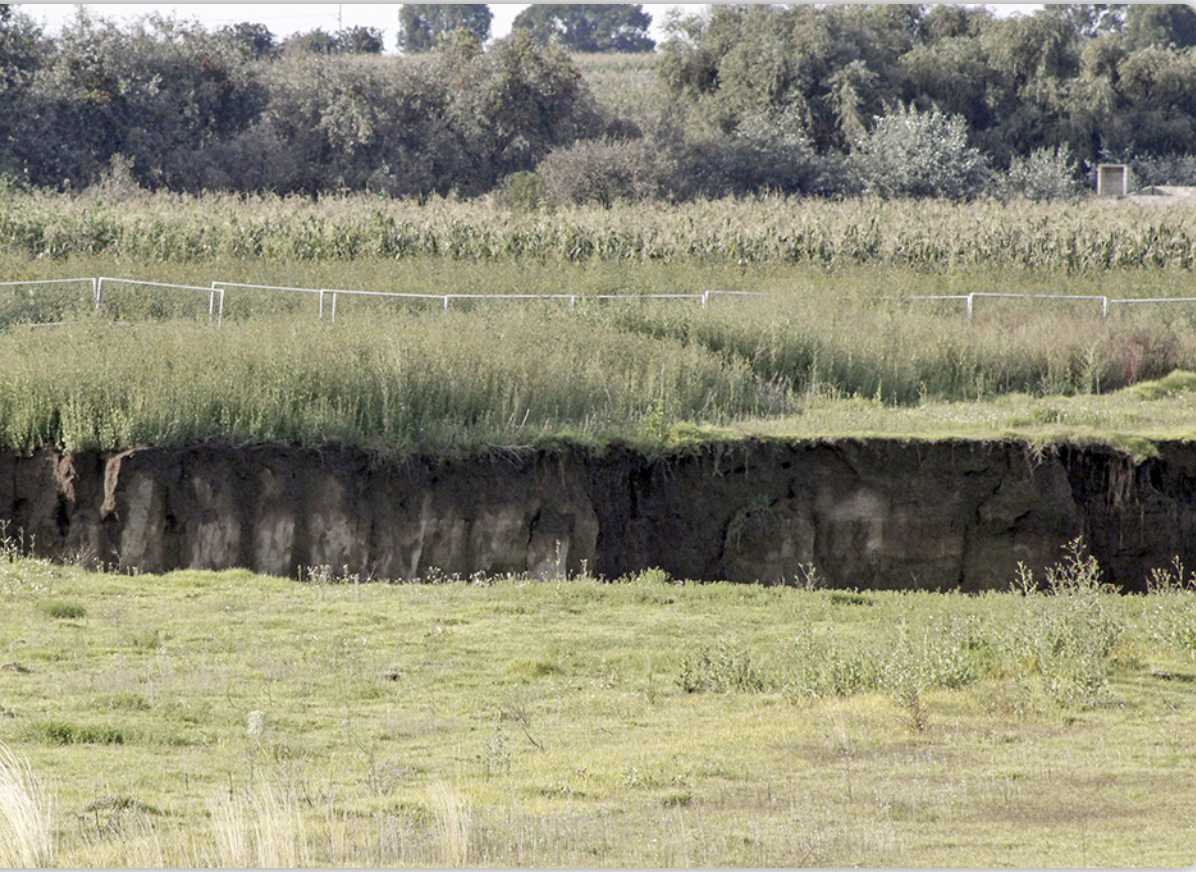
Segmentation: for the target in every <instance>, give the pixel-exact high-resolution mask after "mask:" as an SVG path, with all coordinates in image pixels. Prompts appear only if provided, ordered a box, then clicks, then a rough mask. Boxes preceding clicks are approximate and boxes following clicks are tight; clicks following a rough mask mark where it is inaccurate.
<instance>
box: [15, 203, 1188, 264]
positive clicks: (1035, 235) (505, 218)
mask: <svg viewBox="0 0 1196 872" xmlns="http://www.w3.org/2000/svg"><path fill="white" fill-rule="evenodd" d="M0 253H9V254H14V255H24V256H27V257H33V258H65V257H69V256H73V255H81V254H83V255H107V256H114V257H122V258H130V259H137V260H143V261H149V262H162V261H196V260H203V259H208V258H214V257H228V258H270V259H281V260H306V261H348V260H352V259H354V258H359V257H379V258H390V259H397V260H404V259H408V258H417V257H436V258H446V259H450V260H472V261H486V262H493V261H509V260H517V259H529V258H530V259H540V260H546V261H555V262H561V261H565V262H570V261H571V262H587V261H609V262H620V263H633V262H660V263H677V262H685V261H691V260H694V259H700V260H707V261H717V262H726V263H733V264H761V263H785V264H799V265H815V266H820V267H830V268H837V267H842V266H846V265H861V264H864V265H888V266H900V267H909V268H913V269H917V270H924V271H928V272H946V271H950V270H953V269H960V268H968V267H975V266H983V267H985V268H1004V267H1013V268H1019V269H1035V270H1053V271H1064V272H1076V271H1085V270H1103V269H1113V268H1123V267H1129V268H1158V269H1162V268H1169V269H1181V270H1190V269H1192V268H1193V266H1194V265H1196V207H1192V206H1180V207H1172V208H1162V207H1158V206H1153V205H1150V206H1140V205H1135V204H1130V203H1123V202H1113V203H1110V202H1107V201H1095V200H1091V201H1088V202H1086V203H1081V204H1077V205H1061V204H1035V203H1030V202H1014V203H1001V202H997V201H983V202H976V203H971V204H964V205H956V204H949V203H945V202H938V201H919V202H913V201H882V200H873V199H864V200H846V201H842V202H832V201H825V200H804V199H795V198H786V197H764V198H758V199H728V200H720V201H706V202H697V203H687V204H678V205H667V204H638V205H635V206H631V205H616V206H614V207H612V208H609V209H603V208H598V207H592V208H591V207H577V208H562V209H557V210H554V211H551V212H549V211H529V212H523V213H519V212H511V211H509V210H506V209H503V208H500V207H499V206H498V205H497V204H496V202H494V201H492V200H490V199H482V200H477V201H471V202H459V201H456V200H453V199H451V198H450V199H439V198H433V199H431V200H428V201H427V202H425V203H423V204H419V203H417V202H414V201H405V200H390V199H385V198H378V197H373V196H368V195H344V196H338V197H324V198H321V199H320V200H319V201H318V202H313V201H311V200H309V199H306V198H279V197H274V196H239V195H233V194H206V195H203V196H199V197H191V196H187V195H177V194H169V193H157V194H148V193H140V192H128V191H124V192H113V193H105V190H104V188H102V187H101V188H99V189H96V190H94V191H89V192H85V193H84V194H80V195H77V196H70V195H60V194H49V193H41V192H35V193H23V192H15V191H12V190H9V191H6V192H0Z"/></svg>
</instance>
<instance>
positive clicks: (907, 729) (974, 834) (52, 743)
mask: <svg viewBox="0 0 1196 872" xmlns="http://www.w3.org/2000/svg"><path fill="white" fill-rule="evenodd" d="M329 577H331V573H329ZM1020 581H1021V582H1022V583H1021V584H1017V585H1014V586H1013V587H1014V589H1013V590H1011V591H1009V592H1007V593H999V592H990V593H987V594H984V595H980V596H963V595H958V594H933V593H914V592H907V593H897V592H868V593H859V592H853V591H837V590H821V589H818V587H817V583H816V582H815V583H813V584H805V583H803V581H802V580H801V579H796V580H795V583H796V584H795V586H792V587H771V588H768V587H761V586H752V585H731V584H701V585H699V584H690V583H682V582H679V581H675V580H673V579H670V578H668V576H667V575H665V574H664V573H662V572H659V571H650V572H645V573H642V574H640V575H637V576H633V577H628V578H624V579H619V580H617V581H612V582H604V581H600V580H597V579H593V578H588V577H584V576H583V577H575V578H568V579H565V578H560V579H554V580H549V581H545V582H532V581H529V580H527V579H522V578H517V577H511V578H476V579H472V580H468V581H466V580H459V579H438V580H426V581H424V582H420V583H412V584H403V585H386V584H345V583H335V582H328V581H320V580H316V579H307V580H302V581H300V580H294V579H292V580H287V579H277V578H268V577H256V576H253V575H251V574H249V573H247V572H243V571H232V572H223V573H206V572H179V573H173V574H170V575H166V576H161V577H146V576H138V577H129V576H119V575H109V574H96V573H88V572H84V571H82V570H80V569H76V568H73V567H62V566H52V565H50V564H47V563H45V562H41V561H35V560H29V559H25V558H20V557H18V558H16V559H15V560H14V561H13V562H5V563H0V600H2V601H3V602H4V606H5V607H4V609H3V610H2V611H0V643H2V644H3V645H4V649H5V654H4V656H5V658H6V659H7V660H8V663H6V664H5V666H4V668H3V669H0V707H2V708H3V716H2V717H0V741H2V742H5V743H6V744H7V746H8V747H9V748H10V749H11V755H10V756H9V757H7V758H6V762H4V765H0V787H3V789H0V806H2V807H3V808H2V809H0V814H3V815H5V816H6V817H5V818H4V820H5V821H6V824H5V826H6V829H5V831H4V832H5V838H6V839H9V841H8V842H7V843H5V845H4V846H3V847H4V849H5V850H8V851H9V853H8V854H6V855H5V858H6V859H7V860H8V861H9V862H17V863H20V864H21V865H41V864H47V863H50V862H53V863H55V864H58V865H65V866H98V865H118V866H163V865H165V866H204V865H216V866H241V867H244V866H270V867H288V866H294V865H318V866H342V865H344V866H349V865H364V866H392V865H410V866H455V865H468V866H582V865H587V866H594V865H610V866H649V865H666V866H685V865H700V866H720V865H728V866H743V865H753V866H769V865H779V866H802V865H806V866H821V867H828V866H831V867H834V866H849V865H852V864H860V865H869V866H879V867H884V866H889V867H892V866H902V867H912V866H946V867H975V866H990V865H1000V864H1002V863H1005V864H1014V865H1017V866H1024V867H1042V866H1139V865H1147V866H1183V865H1185V864H1190V862H1191V859H1192V857H1191V852H1192V845H1193V844H1194V842H1193V834H1194V830H1193V824H1192V821H1193V820H1196V799H1194V798H1193V796H1192V793H1191V791H1190V790H1188V789H1187V786H1188V785H1189V784H1190V783H1191V780H1192V778H1193V776H1194V775H1196V739H1194V738H1193V736H1196V731H1194V730H1193V726H1194V725H1193V719H1192V711H1193V705H1192V697H1193V693H1194V692H1196V691H1194V688H1196V674H1194V670H1193V663H1194V662H1196V660H1194V658H1196V642H1194V641H1193V640H1196V608H1194V607H1196V602H1194V601H1193V595H1192V593H1191V591H1190V590H1186V589H1182V588H1180V587H1175V586H1173V587H1171V588H1169V589H1168V590H1167V591H1166V592H1160V593H1157V594H1151V595H1144V596H1119V595H1116V594H1112V593H1109V592H1108V591H1107V590H1106V589H1105V588H1104V587H1103V586H1102V585H1100V583H1099V567H1095V566H1094V565H1093V564H1092V563H1091V562H1090V561H1089V559H1088V558H1087V557H1086V555H1085V554H1084V552H1083V549H1082V546H1081V544H1080V543H1074V545H1073V548H1072V550H1070V551H1068V552H1065V553H1064V554H1062V555H1061V560H1060V563H1059V565H1058V566H1057V567H1055V568H1054V569H1053V570H1052V572H1051V573H1048V575H1047V576H1046V577H1045V578H1043V579H1027V578H1026V577H1024V576H1023V578H1022V579H1021V580H1020ZM1038 582H1042V584H1041V585H1040V584H1039V583H1038ZM54 600H66V601H72V602H76V601H77V602H79V603H80V604H82V605H83V606H84V607H85V608H86V609H87V612H88V619H87V621H86V622H79V623H67V622H63V621H60V620H55V619H53V618H51V617H50V615H49V614H48V613H47V612H46V610H45V609H44V608H43V604H44V603H45V602H49V601H54ZM150 636H153V637H154V638H157V639H159V640H160V644H159V645H157V646H152V647H148V646H146V645H144V644H142V643H141V641H139V640H143V639H145V638H147V637H150ZM1081 666H1082V668H1080V667H1081ZM1093 670H1095V671H1093ZM105 730H107V732H105ZM113 730H119V733H120V737H121V738H120V740H119V741H117V740H115V739H114V738H113V735H115V734H114V733H113V732H112V731H113ZM10 786H15V787H14V790H13V792H11V793H10V792H8V790H9V787H10ZM48 796H53V797H54V802H53V804H52V805H51V803H50V802H49V801H48V800H47V797H48ZM12 797H15V799H13V798H12ZM14 808H15V809H18V810H20V809H23V811H10V809H14ZM13 845H30V846H35V847H31V848H14V847H12V846H13ZM14 851H26V853H20V854H18V853H13V852H14Z"/></svg>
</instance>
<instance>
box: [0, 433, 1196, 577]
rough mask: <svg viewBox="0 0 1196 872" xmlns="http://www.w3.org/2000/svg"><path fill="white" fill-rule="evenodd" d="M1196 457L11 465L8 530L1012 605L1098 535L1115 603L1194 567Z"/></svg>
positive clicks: (255, 552) (179, 549)
mask: <svg viewBox="0 0 1196 872" xmlns="http://www.w3.org/2000/svg"><path fill="white" fill-rule="evenodd" d="M1194 503H1196V447H1194V446H1189V445H1187V444H1182V443H1172V444H1165V445H1163V446H1161V457H1159V458H1155V459H1152V460H1148V461H1146V462H1145V463H1142V464H1141V465H1135V464H1134V463H1133V462H1132V461H1131V460H1130V459H1129V458H1127V457H1125V456H1124V455H1121V454H1119V453H1117V452H1115V451H1114V450H1112V449H1100V448H1083V449H1079V448H1061V449H1059V450H1058V451H1055V452H1049V453H1047V454H1045V455H1043V454H1039V453H1036V452H1033V451H1031V450H1030V449H1029V448H1028V447H1027V446H1025V445H1023V444H1021V443H1017V442H936V443H918V442H896V441H889V440H839V441H833V442H830V441H825V442H822V441H819V442H798V443H780V442H749V443H740V442H737V443H734V444H716V445H710V446H707V447H705V448H703V449H701V450H700V451H689V452H683V453H678V454H676V455H675V456H672V457H667V458H664V459H660V460H650V459H648V458H645V457H643V456H642V455H639V454H636V453H634V452H632V451H629V450H623V449H611V450H608V451H606V452H604V453H602V454H594V453H591V452H588V451H585V450H582V449H574V450H571V451H566V452H539V451H534V450H530V449H528V450H511V451H494V452H491V453H488V454H484V455H480V456H475V457H470V458H432V457H426V458H416V459H409V460H405V461H401V462H400V461H383V460H380V459H378V458H377V457H374V456H373V455H370V454H367V453H364V452H355V451H350V450H345V449H340V448H331V447H330V448H325V449H321V450H314V449H301V448H293V447H285V446H256V447H242V448H238V447H230V446H218V445H200V446H194V447H190V448H181V449H158V448H147V449H138V450H134V451H128V452H125V453H122V454H117V455H114V456H104V455H99V454H76V455H62V454H59V453H56V452H53V451H40V452H37V453H35V454H33V455H31V456H18V455H12V454H5V455H0V519H5V520H7V521H8V523H9V527H8V529H9V531H10V534H11V533H12V532H13V531H14V530H16V529H18V528H19V529H21V530H22V531H23V532H24V534H25V535H26V537H27V538H30V539H32V541H33V544H34V549H35V551H36V552H37V553H39V554H42V555H45V556H49V557H53V558H56V559H63V560H82V561H95V562H102V563H105V564H109V565H117V566H119V567H121V568H123V569H136V570H139V571H142V572H163V571H167V570H171V569H176V568H188V567H189V568H202V569H222V568H229V567H245V568H248V569H252V570H254V571H256V572H263V573H271V574H275V575H295V574H296V573H297V572H301V571H302V570H303V569H304V568H307V567H323V566H327V567H331V569H332V570H333V571H334V572H337V573H341V572H348V573H358V574H360V575H361V576H363V577H372V578H388V579H411V578H426V577H429V576H431V575H434V574H436V573H442V574H447V575H452V574H458V575H461V576H469V575H472V574H474V573H479V572H481V573H487V574H503V573H521V574H522V573H527V574H530V575H532V576H538V577H552V576H554V575H557V574H564V573H570V574H572V573H578V572H581V571H582V570H583V568H584V569H585V570H587V571H589V572H590V573H594V574H598V575H603V576H606V577H618V576H621V575H624V574H627V573H630V572H634V571H637V570H641V569H646V568H649V567H660V568H662V569H664V570H666V571H667V572H669V573H670V574H671V575H673V576H674V577H677V578H686V579H695V580H713V579H728V580H731V581H738V582H752V581H761V582H765V583H779V582H788V583H792V582H793V581H794V580H795V579H797V578H800V577H802V575H803V571H804V570H805V569H806V568H808V567H810V566H813V567H815V568H816V569H817V571H818V574H819V576H820V577H821V579H822V580H823V582H824V583H826V584H828V585H830V586H834V587H842V588H861V589H862V588H873V589H876V588H909V589H913V588H918V589H937V590H948V589H960V590H964V591H979V590H985V589H1006V588H1008V586H1009V584H1010V582H1011V581H1012V579H1013V578H1014V575H1015V573H1016V570H1017V566H1018V564H1019V563H1024V564H1025V565H1026V566H1027V567H1029V568H1031V569H1034V570H1036V571H1038V572H1041V571H1042V570H1043V569H1044V568H1045V567H1046V566H1048V565H1050V564H1052V563H1055V562H1057V561H1058V560H1059V559H1060V557H1061V556H1062V553H1063V552H1062V548H1063V546H1064V545H1065V544H1066V543H1067V542H1069V541H1070V540H1072V539H1074V538H1076V537H1077V536H1081V535H1082V536H1084V538H1085V541H1086V543H1087V545H1088V547H1089V549H1090V550H1091V552H1092V553H1093V554H1094V555H1095V556H1096V558H1097V559H1098V560H1099V561H1100V563H1101V565H1102V566H1103V567H1104V569H1105V570H1106V574H1107V576H1108V578H1109V580H1110V581H1112V582H1113V583H1115V584H1119V585H1121V586H1123V587H1126V588H1128V589H1141V588H1142V587H1143V585H1144V580H1145V578H1146V577H1147V575H1148V573H1149V571H1150V569H1151V568H1154V567H1162V566H1166V565H1167V564H1169V563H1170V561H1171V560H1172V558H1173V557H1176V556H1178V557H1179V558H1180V559H1181V560H1183V561H1184V562H1185V563H1186V564H1187V565H1192V566H1196V553H1194V552H1196V505H1194Z"/></svg>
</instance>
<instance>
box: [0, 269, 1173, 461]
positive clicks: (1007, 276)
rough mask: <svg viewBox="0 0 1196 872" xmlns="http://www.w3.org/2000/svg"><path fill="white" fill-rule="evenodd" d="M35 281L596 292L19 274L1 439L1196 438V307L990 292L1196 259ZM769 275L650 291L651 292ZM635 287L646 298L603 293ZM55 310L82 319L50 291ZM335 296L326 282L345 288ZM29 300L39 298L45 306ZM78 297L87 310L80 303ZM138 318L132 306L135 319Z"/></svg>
mask: <svg viewBox="0 0 1196 872" xmlns="http://www.w3.org/2000/svg"><path fill="white" fill-rule="evenodd" d="M4 263H5V264H7V266H8V274H9V275H13V274H17V273H20V272H21V270H22V269H23V270H24V273H25V274H24V275H23V276H22V278H23V279H25V280H32V279H34V278H35V277H36V278H37V279H44V278H63V277H67V276H68V275H71V274H73V275H75V276H79V275H88V274H90V275H112V274H113V273H116V274H117V275H118V276H124V277H137V278H144V279H148V280H154V281H159V282H167V283H175V284H183V285H197V286H207V285H210V283H211V282H212V281H214V280H217V279H219V280H222V281H234V282H246V283H255V284H270V285H282V286H287V287H306V288H329V287H342V288H343V287H348V288H355V289H359V290H374V291H383V290H385V291H393V290H399V289H401V290H402V291H403V292H406V293H427V294H435V293H441V294H443V293H448V292H450V291H451V292H454V293H468V294H503V293H508V294H509V293H520V294H551V293H568V294H574V295H576V305H570V303H569V301H564V300H552V301H534V302H533V301H526V300H525V301H498V300H496V301H494V302H490V303H482V302H472V303H471V302H465V301H460V300H457V301H454V302H453V304H452V307H451V308H450V310H449V311H448V312H447V313H446V312H445V311H444V308H443V305H442V302H441V301H440V300H439V299H437V300H432V301H424V302H422V303H417V304H414V305H411V304H407V303H403V304H402V305H399V304H397V303H393V302H390V301H386V302H382V301H378V300H376V299H375V300H371V299H368V298H361V297H357V298H347V297H342V298H341V299H340V301H339V308H338V313H337V320H336V322H335V323H330V318H329V317H328V315H327V314H326V316H325V318H324V319H323V320H321V319H320V318H318V317H317V312H318V299H317V297H316V295H314V294H286V293H282V292H267V291H256V290H237V289H232V290H230V291H229V293H228V296H227V298H226V301H225V302H226V307H225V319H224V323H223V326H222V327H221V328H220V329H217V328H216V327H215V325H214V324H211V323H209V321H208V306H209V294H208V293H207V292H196V291H169V290H158V291H150V292H148V293H147V292H145V291H144V290H143V289H141V288H138V287H135V286H114V287H113V288H112V289H110V290H106V291H105V296H104V301H103V307H102V310H101V311H100V312H99V313H98V314H96V313H94V312H93V309H94V304H93V303H92V301H91V296H90V295H91V291H90V288H89V287H87V286H72V288H71V290H70V292H69V293H70V294H73V297H74V298H75V299H76V300H77V302H78V307H79V308H77V310H76V315H75V317H76V320H74V321H71V322H69V323H67V324H66V325H64V326H57V327H29V326H22V325H21V324H20V323H19V318H20V317H25V316H27V314H28V312H29V310H30V308H29V307H31V306H34V305H35V302H36V301H37V300H42V301H44V300H45V299H47V298H51V295H50V294H49V293H48V292H46V291H43V290H40V289H38V290H37V291H36V295H33V292H31V290H30V288H28V287H25V288H19V289H15V290H13V291H12V292H11V295H10V297H9V300H10V306H11V308H10V310H9V311H10V312H13V313H15V314H14V315H13V317H14V319H17V323H11V322H10V323H11V326H10V327H9V329H2V330H0V358H2V359H3V360H4V361H5V366H4V367H3V370H2V371H0V444H3V445H5V446H8V447H11V448H18V449H21V450H30V449H32V448H35V447H37V446H39V445H45V444H54V445H60V446H62V447H64V448H68V449H72V450H73V449H84V448H101V449H110V450H113V449H124V448H128V447H133V446H136V445H146V444H154V445H177V444H185V443H188V442H193V441H195V440H198V439H221V440H226V441H231V442H236V443H244V442H264V441H284V442H299V443H306V444H314V443H318V442H321V441H324V440H327V439H336V440H340V441H342V442H345V443H347V444H351V445H356V446H362V447H367V448H370V449H374V450H379V451H389V452H400V453H401V452H409V451H442V450H459V449H465V450H472V449H475V448H479V447H484V446H485V445H486V444H515V443H521V444H533V443H536V442H538V441H543V440H557V439H562V438H565V439H576V440H580V441H583V442H587V443H599V444H604V443H608V442H611V441H616V440H622V441H626V442H629V443H632V444H636V445H638V446H640V447H644V448H645V449H648V450H658V449H660V448H662V447H663V448H667V447H669V444H670V440H672V441H674V442H675V441H676V438H679V437H676V434H677V433H678V432H680V431H685V432H686V433H688V434H690V435H691V436H698V435H700V434H702V433H706V434H707V435H708V436H713V435H718V436H721V437H723V438H728V437H730V438H733V437H734V436H735V434H744V435H751V434H762V433H764V434H770V435H792V436H809V437H818V436H834V435H893V436H911V437H917V438H936V437H940V436H969V437H974V438H1005V437H1007V436H1017V437H1029V438H1032V439H1037V438H1055V437H1067V436H1068V435H1069V434H1072V435H1075V436H1077V437H1079V438H1084V439H1089V438H1095V439H1097V440H1099V439H1101V438H1105V439H1109V440H1113V441H1117V440H1121V441H1125V440H1126V439H1132V438H1134V437H1135V436H1141V437H1143V438H1186V437H1188V436H1190V435H1191V428H1190V420H1191V416H1190V407H1189V400H1188V398H1187V396H1188V395H1187V389H1188V387H1190V386H1189V385H1188V384H1187V382H1186V381H1185V380H1184V378H1183V377H1182V376H1177V377H1175V378H1174V379H1173V381H1172V382H1169V383H1168V384H1169V390H1167V391H1165V392H1163V393H1164V394H1165V396H1159V397H1156V401H1154V402H1150V403H1143V402H1141V401H1140V400H1141V397H1140V392H1139V393H1135V392H1133V391H1130V392H1128V393H1127V392H1125V390H1124V389H1125V388H1127V386H1129V385H1131V384H1133V383H1139V382H1146V381H1151V380H1157V379H1160V378H1163V377H1164V376H1166V375H1168V374H1169V373H1172V372H1173V371H1176V370H1187V371H1196V340H1194V339H1193V335H1194V334H1193V330H1192V326H1193V321H1194V320H1196V307H1194V304H1187V303H1179V304H1175V305H1173V306H1169V307H1164V306H1157V305H1150V306H1139V307H1136V308H1132V309H1131V308H1130V307H1128V306H1125V307H1122V308H1120V309H1117V310H1114V311H1113V312H1112V313H1111V314H1110V316H1109V317H1107V318H1106V317H1101V314H1100V305H1099V303H1094V302H1093V301H1091V300H1081V301H1064V302H1059V301H1035V302H1029V301H1024V300H1016V301H1015V300H1001V299H979V298H978V299H977V301H976V305H975V315H974V318H973V319H972V320H971V321H968V320H966V319H965V317H964V315H963V307H962V305H961V303H960V301H958V300H953V301H945V302H940V303H935V302H928V301H913V300H911V299H910V298H911V297H914V296H926V295H933V294H952V295H959V294H966V293H977V292H978V293H986V292H992V291H994V290H1000V291H1001V292H1005V293H1013V292H1016V293H1024V294H1042V293H1053V294H1072V295H1080V296H1085V295H1086V296H1092V295H1098V296H1101V295H1103V296H1110V297H1115V298H1122V297H1165V298H1175V297H1183V296H1185V294H1187V293H1190V291H1188V288H1187V285H1188V284H1189V283H1190V275H1189V274H1188V273H1186V272H1183V271H1172V270H1144V269H1135V270H1108V271H1102V272H1100V273H1096V274H1093V275H1076V276H1067V275H1059V274H1055V273H1046V274H1043V273H1037V272H1034V271H1014V270H1007V271H999V270H994V271H981V270H976V271H973V272H965V273H957V274H951V275H930V276H927V275H923V274H920V273H918V272H916V271H913V270H909V269H904V268H898V267H880V266H875V267H853V268H850V269H847V268H845V269H842V270H834V271H827V270H824V269H822V268H818V267H811V266H804V267H803V266H792V265H783V264H780V265H778V264H773V265H756V266H751V267H738V266H734V265H718V264H696V263H695V264H689V265H684V264H672V265H670V264H652V263H648V264H610V263H603V262H596V263H595V262H591V263H579V264H569V263H565V264H541V263H535V262H531V263H528V262H519V261H512V262H507V263H496V264H479V263H472V262H470V263H461V262H454V261H446V260H443V259H428V258H417V259H412V260H405V261H401V262H393V261H384V260H379V259H371V258H359V259H357V260H355V261H349V262H347V263H344V264H333V263H330V262H317V263H307V262H299V263H295V262H282V263H274V262H271V261H261V260H253V259H224V258H217V259H215V260H214V261H213V262H211V263H204V264H194V263H181V264H179V263H169V262H168V263H166V264H142V263H136V264H135V266H134V267H133V268H130V267H128V266H127V265H126V264H125V263H124V262H123V261H120V260H114V259H112V258H110V257H99V256H78V257H72V258H70V259H69V260H67V261H65V262H64V263H63V264H55V263H54V262H48V263H47V262H43V261H23V260H20V259H13V258H9V259H7V260H5V261H4ZM710 289H722V290H729V291H751V292H753V293H759V294H763V295H764V296H750V297H745V296H739V297H735V296H722V297H718V296H714V297H711V298H710V301H709V306H708V308H706V309H703V308H702V307H701V305H700V303H699V302H698V300H697V297H696V296H691V297H690V298H687V299H684V300H640V299H636V297H638V296H640V295H643V294H649V293H665V294H691V295H692V294H699V293H701V292H702V291H704V290H710ZM605 294H619V295H624V296H626V297H628V298H629V299H626V300H621V301H610V300H608V301H600V300H597V299H596V297H598V296H600V295H605ZM42 305H43V308H42V309H41V310H40V311H41V312H42V316H41V317H42V320H47V319H49V318H54V317H64V316H63V314H62V312H63V307H65V305H66V304H65V303H60V304H59V308H50V309H46V308H44V305H45V304H44V302H43V303H42ZM327 305H329V303H328V302H326V306H327ZM20 313H25V316H22V315H21V314H20ZM65 317H70V315H69V313H67V315H66V316H65ZM113 319H116V320H118V321H121V322H125V323H117V324H113V323H111V322H112V320H113Z"/></svg>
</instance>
